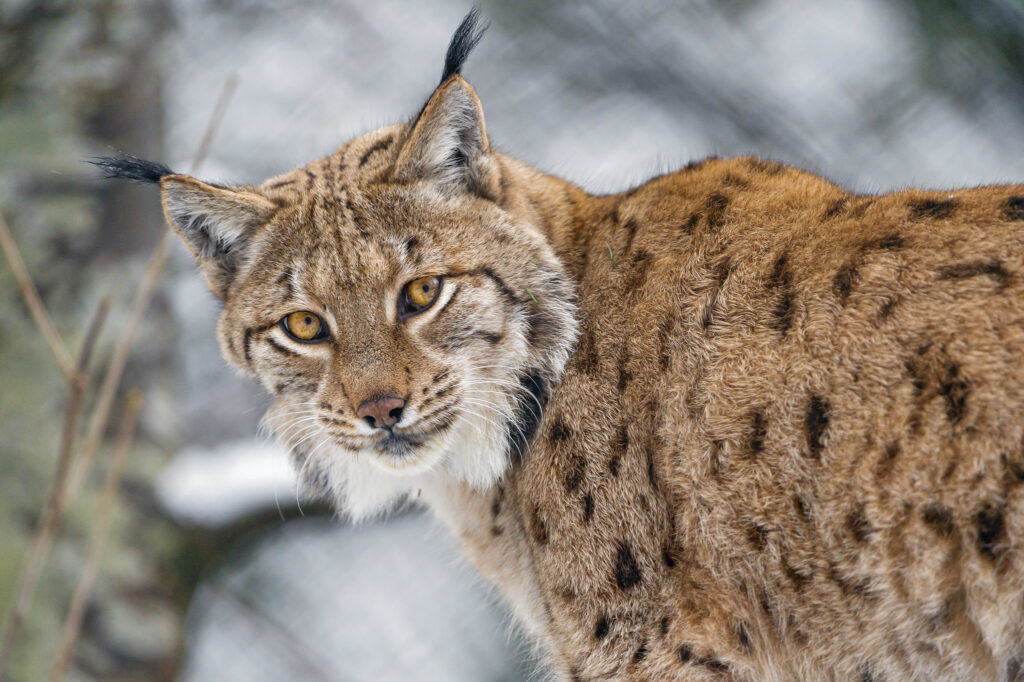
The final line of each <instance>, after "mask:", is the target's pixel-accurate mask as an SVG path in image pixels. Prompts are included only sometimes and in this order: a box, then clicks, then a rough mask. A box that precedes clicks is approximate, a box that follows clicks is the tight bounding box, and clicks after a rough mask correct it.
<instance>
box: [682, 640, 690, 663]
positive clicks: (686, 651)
mask: <svg viewBox="0 0 1024 682" xmlns="http://www.w3.org/2000/svg"><path fill="white" fill-rule="evenodd" d="M692 659H693V649H691V648H690V647H689V646H687V645H685V644H684V645H682V646H681V647H679V660H680V661H682V662H683V663H689V662H690V661H691V660H692Z"/></svg>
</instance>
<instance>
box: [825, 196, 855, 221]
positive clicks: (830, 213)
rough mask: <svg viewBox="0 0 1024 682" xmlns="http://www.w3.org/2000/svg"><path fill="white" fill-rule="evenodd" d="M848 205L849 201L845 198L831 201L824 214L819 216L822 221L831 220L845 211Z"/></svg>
mask: <svg viewBox="0 0 1024 682" xmlns="http://www.w3.org/2000/svg"><path fill="white" fill-rule="evenodd" d="M849 203H850V200H849V199H848V198H846V197H843V198H842V199H836V200H835V201H832V202H831V203H829V205H828V207H827V208H826V209H825V212H824V213H822V214H821V219H822V221H826V220H831V219H832V218H835V217H836V216H837V215H839V214H840V213H842V212H843V211H845V210H846V207H847V206H848V205H849Z"/></svg>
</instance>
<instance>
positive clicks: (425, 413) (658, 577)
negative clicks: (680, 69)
mask: <svg viewBox="0 0 1024 682" xmlns="http://www.w3.org/2000/svg"><path fill="white" fill-rule="evenodd" d="M471 23H472V22H471ZM460 35H461V36H462V38H461V39H459V40H462V41H463V44H462V46H461V47H457V48H453V49H454V51H453V52H452V51H450V53H449V62H450V63H448V64H447V65H446V67H445V78H444V79H443V82H442V84H441V85H440V86H439V87H438V89H437V90H436V91H435V93H434V95H433V96H432V97H431V98H430V100H429V101H428V102H427V104H426V105H425V106H424V108H423V110H422V111H421V112H420V113H419V114H417V116H416V117H415V118H414V119H413V120H412V121H411V122H409V123H406V124H399V125H395V126H391V127H388V128H384V129H381V130H377V131H373V132H371V133H368V134H366V135H363V136H361V137H358V138H356V139H354V140H352V141H350V142H348V143H347V144H345V145H344V146H342V147H341V148H340V149H339V150H337V151H336V152H335V153H333V154H331V155H330V156H328V157H325V158H323V159H320V160H318V161H315V162H313V163H311V164H309V165H307V166H305V167H303V168H300V169H297V170H295V171H292V172H290V173H287V174H285V175H283V176H279V177H276V178H271V179H270V180H267V181H266V182H265V183H263V184H261V185H257V186H244V187H217V186H213V185H208V184H205V183H202V182H200V181H198V180H195V179H194V178H189V177H187V176H183V175H176V174H173V173H170V172H169V170H168V169H165V168H163V167H162V166H158V165H153V164H146V163H140V162H138V160H134V161H132V162H131V163H126V164H125V166H124V176H125V177H130V178H133V179H143V180H147V179H148V180H154V178H155V179H157V180H159V182H160V185H161V188H162V191H163V200H164V206H165V209H166V213H167V217H168V221H169V223H170V224H171V226H172V227H173V228H175V229H176V230H177V231H178V232H179V234H180V235H181V236H182V237H183V239H184V240H185V242H186V244H188V245H189V246H190V247H191V248H192V249H193V250H194V251H195V253H196V256H197V258H198V260H199V264H200V267H201V268H202V270H203V272H204V274H205V275H206V277H207V280H208V281H209V282H210V284H211V287H212V289H213V290H214V292H215V293H217V294H218V295H219V296H221V297H222V298H223V300H224V310H223V313H222V315H221V320H220V326H219V330H218V333H219V336H220V340H221V346H222V349H223V352H224V355H225V357H226V358H227V359H228V360H229V361H230V362H231V363H233V364H234V365H236V366H238V367H240V368H241V369H242V370H243V371H246V372H248V373H251V374H253V375H255V376H257V377H259V378H260V379H261V380H262V381H263V383H264V385H265V386H266V387H267V388H268V390H270V391H271V392H272V393H273V394H274V403H273V406H272V407H271V409H270V412H269V414H268V417H267V421H268V423H269V424H270V425H271V427H272V428H273V429H274V430H275V431H276V432H277V434H278V435H279V437H280V438H281V440H282V442H283V443H285V444H286V445H287V446H288V447H289V448H290V449H291V450H292V452H293V453H294V457H295V461H296V466H297V467H298V468H299V471H300V474H301V475H302V478H303V480H304V481H306V482H307V484H308V485H309V487H310V489H311V490H313V491H318V492H320V493H322V494H325V495H327V496H329V497H330V498H331V499H333V500H334V501H335V503H336V504H337V505H338V508H339V509H340V510H342V511H345V512H347V513H349V514H351V515H352V516H355V517H363V516H366V515H368V514H372V513H375V512H377V511H380V510H382V509H386V508H387V507H388V506H390V505H392V504H394V503H395V502H396V501H398V500H400V499H402V498H403V497H405V496H413V497H414V498H415V499H419V500H422V501H424V502H425V503H426V504H427V505H428V506H429V507H430V508H431V509H433V510H434V512H435V513H436V514H437V515H438V517H439V518H440V519H441V520H442V521H443V522H444V523H446V524H447V525H448V526H449V527H450V528H451V529H452V530H453V532H454V533H455V534H456V535H457V536H458V537H459V539H460V540H461V542H462V544H463V546H464V548H465V550H466V552H467V555H468V556H469V558H470V559H471V560H472V561H473V563H474V564H476V565H477V567H478V568H479V569H480V570H481V572H482V573H483V574H484V575H485V576H487V577H488V578H490V579H491V580H493V581H494V582H495V583H496V584H497V585H498V587H499V588H500V589H501V590H502V592H503V593H504V594H505V596H506V597H507V599H508V600H509V603H510V605H511V606H512V608H513V610H514V611H515V613H516V614H517V616H518V617H519V619H520V621H521V622H522V623H523V625H524V626H525V627H526V628H527V630H528V631H529V632H530V633H531V634H532V635H533V636H534V637H535V638H536V640H537V641H538V642H539V643H540V644H541V645H542V646H543V648H544V649H545V650H546V651H547V653H548V658H549V661H550V665H551V668H552V670H553V671H554V673H555V674H556V675H557V676H558V677H560V678H563V679H574V680H591V679H634V680H668V679H681V680H705V679H730V680H796V679H804V680H813V679H862V680H895V679H993V680H999V679H1004V680H1005V679H1019V678H1020V676H1021V672H1020V671H1021V667H1022V666H1021V661H1022V660H1024V542H1022V540H1024V473H1022V472H1024V465H1022V464H1021V462H1022V461H1024V362H1022V358H1024V278H1022V273H1024V186H1020V185H1017V186H999V187H980V188H974V189H965V190H956V191H953V192H924V191H918V190H907V191H901V192H897V193H893V194H886V195H880V196H870V197H868V196H860V195H855V194H852V193H850V192H847V191H845V190H843V189H842V188H840V187H837V186H835V185H833V184H831V183H829V182H828V181H826V180H823V179H822V178H820V177H817V176H814V175H812V174H809V173H806V172H803V171H800V170H798V169H795V168H790V167H787V166H784V165H782V164H778V163H774V162H768V161H763V160H761V159H756V158H752V157H745V158H738V159H708V160H704V161H701V162H697V163H693V164H690V165H688V166H687V167H686V168H685V169H683V170H680V171H679V172H676V173H670V174H666V175H663V176H660V177H658V178H655V179H653V180H651V181H649V182H647V183H645V184H643V185H641V186H639V187H636V188H634V189H632V190H630V191H629V192H625V193H622V194H616V195H605V196H593V195H590V194H587V193H585V192H584V191H583V190H581V189H580V188H578V187H575V186H573V185H571V184H569V183H567V182H565V181H562V180H560V179H557V178H555V177H552V176H549V175H545V174H542V173H539V172H537V171H535V170H533V169H531V168H529V167H528V166H526V165H524V164H522V163H520V162H518V161H515V160H514V159H512V158H511V157H508V156H505V155H503V154H500V153H497V152H495V151H494V150H492V149H491V147H490V145H489V142H488V139H487V135H486V132H485V129H484V122H483V114H482V109H481V107H480V104H479V101H478V100H477V98H476V95H475V93H474V92H473V90H472V88H471V87H470V86H469V85H468V84H467V83H466V82H465V81H464V80H463V79H462V78H461V77H460V76H459V75H458V67H461V61H462V60H463V59H464V57H465V52H466V51H467V50H465V49H463V48H465V47H466V44H469V43H474V44H475V41H476V40H477V39H478V37H479V33H478V32H477V31H476V30H475V28H474V26H472V25H470V26H468V27H466V26H464V27H463V28H461V29H460ZM467 41H468V42H467ZM470 47H471V45H470ZM452 55H454V56H452ZM456 62H457V64H456ZM111 168H113V169H114V170H113V171H111V170H110V169H111ZM104 169H105V170H107V171H108V172H111V173H112V174H114V175H116V174H117V172H116V171H117V164H116V162H108V163H107V164H106V165H105V166H104ZM427 274H436V275H443V276H444V277H445V281H444V285H443V288H442V293H441V295H440V298H439V300H438V301H437V303H436V304H435V305H434V306H432V307H431V308H430V309H429V310H427V311H426V312H424V313H422V314H421V315H417V316H415V317H411V318H409V319H408V320H404V321H402V320H398V319H397V318H396V313H395V306H396V301H397V299H398V295H399V291H400V290H401V287H402V286H403V285H404V284H405V283H406V282H408V281H410V280H411V279H413V278H416V277H420V276H423V275H427ZM293 310H311V311H314V312H316V313H317V314H319V315H321V316H322V317H323V318H324V320H325V321H326V322H327V324H328V326H329V328H330V331H331V337H330V341H329V342H328V343H324V344H318V345H317V344H313V345H310V344H305V345H304V344H298V343H295V342H294V341H293V340H291V339H290V338H288V337H287V335H286V334H285V333H284V332H283V331H282V329H281V327H280V325H279V324H278V321H279V320H280V319H281V318H282V317H283V316H284V315H286V314H287V313H289V312H291V311H293ZM580 330H582V333H579V332H580ZM384 393H389V394H395V395H398V396H403V397H404V398H405V400H406V404H407V407H406V409H405V411H404V412H403V413H402V414H403V416H402V419H401V421H400V422H399V423H398V426H397V427H396V429H397V430H398V431H400V432H403V433H405V434H406V435H407V436H408V437H407V438H406V440H405V441H404V442H403V445H402V446H401V447H398V446H394V445H393V444H392V446H389V447H385V446H382V445H381V442H380V440H379V439H378V435H376V434H374V433H373V432H372V429H370V428H369V427H367V425H366V423H365V422H364V421H362V420H360V419H358V418H357V415H356V407H357V406H358V405H359V404H360V402H361V401H363V400H365V399H367V398H368V397H373V396H376V395H381V394H384ZM389 448H390V449H389Z"/></svg>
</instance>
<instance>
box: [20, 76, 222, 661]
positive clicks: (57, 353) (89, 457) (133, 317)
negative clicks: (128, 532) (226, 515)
mask: <svg viewBox="0 0 1024 682" xmlns="http://www.w3.org/2000/svg"><path fill="white" fill-rule="evenodd" d="M237 87H238V77H237V75H236V74H231V75H230V76H229V77H228V78H227V80H226V81H225V83H224V86H223V87H222V88H221V93H220V96H219V97H218V98H217V102H216V104H215V105H214V108H213V111H212V112H211V114H210V120H209V122H208V123H207V126H206V130H205V132H204V133H203V137H202V139H201V140H200V143H199V147H198V149H197V150H196V153H195V155H194V156H193V159H192V164H191V168H190V170H189V172H190V173H195V172H196V171H197V170H198V169H199V166H200V165H201V164H202V162H203V160H204V159H205V158H206V154H207V152H208V151H209V149H210V145H211V144H212V142H213V138H214V135H215V134H216V131H217V128H218V127H219V126H220V123H221V121H222V120H223V118H224V114H225V112H226V111H227V107H228V104H229V103H230V101H231V97H232V96H233V95H234V93H235V90H236V89H237ZM170 235H171V233H170V231H169V230H165V231H164V233H163V235H162V236H161V237H160V241H158V242H157V244H156V246H155V247H154V249H153V252H152V254H151V256H150V259H149V263H148V265H147V267H146V272H145V274H144V275H143V278H142V281H141V282H140V284H139V288H138V289H137V290H136V294H135V297H134V299H133V300H132V305H131V309H130V312H129V317H128V322H127V323H126V324H125V326H124V328H123V329H122V330H121V333H120V335H119V336H118V339H117V342H116V343H115V346H114V352H113V355H112V356H111V360H110V363H109V364H108V366H107V371H106V372H105V374H104V377H103V382H102V384H101V385H100V389H99V391H98V393H97V398H96V402H95V405H94V406H93V409H92V412H91V413H90V415H89V420H88V424H87V426H86V432H85V436H84V438H83V440H82V443H81V445H80V446H79V447H78V449H77V451H74V455H72V446H73V445H74V440H75V432H76V430H77V423H78V416H79V414H80V412H81V410H82V405H83V401H84V397H85V392H86V389H87V384H88V373H87V371H86V368H87V365H88V360H89V357H90V356H91V354H92V350H93V348H94V346H95V341H96V337H97V336H98V335H99V331H100V328H101V327H102V325H103V322H104V321H105V319H106V316H107V312H108V310H109V302H107V301H104V302H103V304H101V306H100V309H99V310H98V311H97V314H96V316H95V317H94V319H93V322H92V324H91V325H90V329H89V332H88V333H87V334H86V337H85V341H84V343H83V345H82V349H81V353H80V355H79V362H78V367H77V368H76V367H75V366H74V365H73V364H72V361H71V358H70V356H69V355H68V352H67V350H66V348H65V346H64V343H63V341H62V340H61V338H60V336H59V335H58V334H57V332H56V330H55V329H54V327H53V324H52V323H51V321H50V318H49V315H48V314H47V312H46V308H45V307H44V306H43V303H42V301H41V299H40V298H39V293H38V291H37V290H36V287H35V284H34V282H33V281H32V278H31V275H29V273H28V270H27V269H26V268H25V264H24V261H23V260H22V258H21V254H20V252H19V251H18V248H17V245H16V244H15V243H14V239H13V236H12V235H11V232H10V230H9V229H8V227H7V223H6V222H5V221H4V220H3V216H2V215H0V247H2V249H3V252H4V254H5V256H6V257H7V261H8V263H9V264H10V266H11V270H12V271H13V272H14V276H15V279H16V281H17V282H18V286H19V288H20V289H21V292H22V295H23V297H24V298H25V302H26V304H27V305H28V308H29V310H30V311H31V314H32V318H33V320H34V321H35V323H36V326H37V327H38V328H39V330H40V332H41V334H42V335H43V337H44V338H45V339H46V343H47V345H49V346H50V349H51V351H52V352H53V355H54V358H55V359H56V361H57V364H58V365H59V366H60V369H61V373H62V374H63V375H64V377H65V378H66V379H67V381H68V386H69V395H68V404H67V409H66V411H65V415H64V423H63V428H62V432H61V445H60V453H59V456H58V464H57V471H56V472H55V474H54V479H53V484H52V486H51V490H50V493H49V495H48V497H47V501H46V506H45V507H44V510H43V514H42V518H41V519H40V524H39V529H38V530H37V532H36V537H35V538H34V540H33V543H32V547H31V549H30V550H29V554H28V556H27V558H26V562H25V568H24V569H23V571H22V575H21V578H20V580H19V584H18V586H17V588H16V589H15V594H16V597H15V599H14V602H13V606H12V607H11V609H10V611H9V612H8V615H7V619H6V621H5V622H4V629H3V634H2V637H0V680H4V679H6V676H5V671H6V670H7V666H8V664H9V662H10V654H11V651H12V649H13V646H14V642H15V640H16V638H17V634H18V631H19V629H20V627H21V623H22V621H23V619H24V616H25V614H26V613H27V612H28V609H29V606H30V605H31V603H32V596H33V594H34V592H35V587H36V585H37V583H38V581H39V577H40V574H41V573H42V569H43V566H44V565H45V563H46V558H47V557H48V556H49V553H50V549H51V548H52V546H53V539H54V537H55V535H56V531H57V528H58V526H59V524H60V520H61V518H62V517H63V514H64V510H65V509H66V507H67V505H68V503H69V502H70V501H71V500H72V499H74V497H75V496H76V495H77V494H78V492H79V491H80V490H81V487H82V486H83V485H84V484H85V481H86V479H87V477H88V474H89V470H90V468H91V466H92V462H93V460H94V459H95V457H96V453H97V451H98V450H99V446H100V442H101V440H102V437H103V433H104V431H105V430H106V426H107V422H108V420H109V417H110V411H111V408H112V407H113V404H114V398H115V396H116V394H117V388H118V386H119V385H120V382H121V376H122V374H123V373H124V369H125V366H126V365H127V362H128V355H129V353H130V351H131V347H132V343H133V341H134V339H135V333H136V331H137V330H138V327H139V324H140V323H141V321H142V317H143V316H144V314H145V312H146V309H147V308H148V307H149V302H150V300H151V298H152V296H153V293H154V291H155V290H156V285H157V283H158V282H159V279H160V275H161V274H162V272H163V269H164V265H165V264H166V262H167V254H168V252H169V248H170V238H171V237H170Z"/></svg>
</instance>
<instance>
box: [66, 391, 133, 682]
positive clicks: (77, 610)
mask: <svg viewBox="0 0 1024 682" xmlns="http://www.w3.org/2000/svg"><path fill="white" fill-rule="evenodd" d="M141 407H142V395H141V394H140V393H139V392H137V391H132V392H130V393H129V395H128V400H127V404H126V405H125V410H124V415H123V416H122V417H121V424H120V426H119V428H118V433H117V441H116V443H115V445H114V454H113V456H112V457H111V461H110V470H109V471H108V472H107V480H106V482H105V483H104V486H103V494H102V497H101V498H100V505H99V509H98V510H97V513H96V520H95V521H94V523H93V527H92V534H91V536H90V538H89V549H88V552H87V553H86V559H85V564H84V565H83V567H82V572H81V574H79V577H78V584H77V585H76V586H75V592H74V595H73V596H72V597H71V605H70V606H69V607H68V614H67V617H66V618H65V620H64V629H63V632H62V634H61V638H60V647H59V648H58V650H57V658H56V660H55V661H54V664H53V672H52V674H51V676H50V679H51V680H54V681H56V680H62V679H64V676H65V675H67V671H68V665H69V664H70V663H71V654H72V652H73V651H74V649H75V642H76V641H78V634H79V632H80V631H81V628H82V618H83V617H84V615H85V606H86V602H87V600H88V599H89V594H90V593H91V592H92V586H93V583H95V582H96V575H97V573H98V572H99V565H100V559H101V558H102V556H103V549H104V546H105V545H106V542H107V535H108V530H109V527H110V516H111V512H113V510H114V504H115V503H116V502H117V494H118V490H119V489H120V483H121V474H122V472H123V471H124V463H125V461H126V460H127V458H128V452H129V451H130V450H131V445H132V438H133V437H134V435H135V424H136V423H137V421H138V417H139V409H140V408H141Z"/></svg>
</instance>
